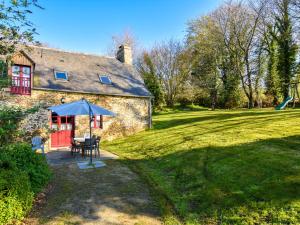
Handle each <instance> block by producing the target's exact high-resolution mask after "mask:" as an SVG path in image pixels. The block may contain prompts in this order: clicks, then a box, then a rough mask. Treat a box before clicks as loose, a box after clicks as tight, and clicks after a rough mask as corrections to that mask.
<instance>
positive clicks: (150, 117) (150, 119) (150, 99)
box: [148, 96, 153, 129]
mask: <svg viewBox="0 0 300 225" xmlns="http://www.w3.org/2000/svg"><path fill="white" fill-rule="evenodd" d="M152 99H153V97H152V96H151V97H149V104H148V105H149V106H148V116H149V124H148V125H149V128H150V129H151V128H152Z"/></svg>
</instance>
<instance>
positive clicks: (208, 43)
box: [187, 16, 222, 110]
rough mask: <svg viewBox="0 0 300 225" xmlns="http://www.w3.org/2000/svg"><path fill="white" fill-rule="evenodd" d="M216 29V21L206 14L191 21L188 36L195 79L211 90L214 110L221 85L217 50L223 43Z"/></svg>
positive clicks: (195, 81) (200, 85)
mask: <svg viewBox="0 0 300 225" xmlns="http://www.w3.org/2000/svg"><path fill="white" fill-rule="evenodd" d="M215 29H216V25H215V23H214V21H213V20H212V19H211V18H210V17H209V16H205V17H202V18H200V19H198V20H194V21H192V22H190V23H189V27H188V38H187V43H188V49H189V51H190V63H191V70H192V76H193V78H194V79H193V81H194V83H196V86H198V87H199V88H203V89H205V90H207V91H208V92H209V95H210V105H211V108H212V110H214V109H215V107H216V104H217V96H218V92H219V87H220V70H219V68H218V66H219V61H220V54H219V51H217V50H218V49H219V48H220V43H222V40H220V39H219V36H218V35H216V32H215Z"/></svg>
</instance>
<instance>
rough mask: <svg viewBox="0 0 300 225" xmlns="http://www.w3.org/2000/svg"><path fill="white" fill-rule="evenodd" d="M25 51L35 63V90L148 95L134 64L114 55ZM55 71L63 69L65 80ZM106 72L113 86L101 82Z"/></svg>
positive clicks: (37, 50)
mask: <svg viewBox="0 0 300 225" xmlns="http://www.w3.org/2000/svg"><path fill="white" fill-rule="evenodd" d="M24 53H25V54H26V55H27V56H28V57H29V58H30V59H31V60H32V61H34V63H35V70H34V75H33V76H34V82H33V88H34V89H47V90H59V91H68V92H80V93H91V94H101V95H119V96H136V97H150V96H151V93H150V92H149V91H148V90H147V88H146V87H145V84H144V81H143V79H142V78H141V77H140V75H139V74H138V73H137V71H136V70H135V69H134V67H133V66H131V65H127V64H124V63H121V62H119V61H118V60H117V59H115V58H113V57H104V56H98V55H88V54H83V53H74V52H66V51H61V50H57V49H51V48H45V47H31V48H30V50H26V51H24ZM54 71H66V72H67V73H68V81H63V80H56V79H55V77H54ZM99 75H107V76H109V77H110V79H111V81H112V85H106V84H102V83H100V81H99Z"/></svg>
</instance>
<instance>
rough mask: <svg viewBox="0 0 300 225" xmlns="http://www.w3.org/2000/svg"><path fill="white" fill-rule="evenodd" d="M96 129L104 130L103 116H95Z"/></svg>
mask: <svg viewBox="0 0 300 225" xmlns="http://www.w3.org/2000/svg"><path fill="white" fill-rule="evenodd" d="M94 128H101V129H103V116H102V115H100V116H99V115H98V116H97V115H95V116H94Z"/></svg>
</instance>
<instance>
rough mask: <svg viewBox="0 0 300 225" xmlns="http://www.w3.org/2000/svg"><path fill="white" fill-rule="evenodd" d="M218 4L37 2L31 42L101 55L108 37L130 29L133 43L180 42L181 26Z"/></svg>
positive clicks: (178, 0) (177, 0) (214, 0)
mask: <svg viewBox="0 0 300 225" xmlns="http://www.w3.org/2000/svg"><path fill="white" fill-rule="evenodd" d="M221 2H222V0H39V3H40V5H41V6H43V7H44V8H45V9H44V10H34V14H33V15H32V16H31V19H32V21H33V22H34V24H35V25H36V27H37V30H38V32H39V34H40V35H39V36H38V37H37V40H39V41H41V42H44V43H48V44H49V45H50V46H51V47H57V48H61V49H65V50H72V51H79V52H86V53H95V54H106V52H107V48H108V46H109V44H110V43H111V37H112V36H113V35H116V34H120V33H122V32H123V31H124V30H130V31H131V32H132V33H134V35H135V36H136V37H137V39H138V42H139V45H140V46H143V47H144V48H149V47H151V46H152V45H153V44H154V43H155V42H159V41H162V40H167V39H169V38H175V39H182V38H183V37H184V35H185V29H186V23H187V22H188V21H189V20H191V19H193V18H196V17H198V16H200V15H204V14H206V13H207V12H209V11H211V10H213V9H214V8H216V7H217V6H218V5H219V4H220V3H221Z"/></svg>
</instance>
